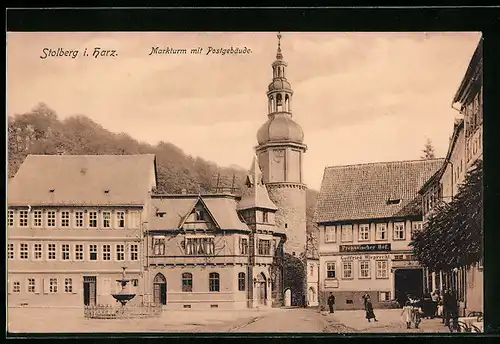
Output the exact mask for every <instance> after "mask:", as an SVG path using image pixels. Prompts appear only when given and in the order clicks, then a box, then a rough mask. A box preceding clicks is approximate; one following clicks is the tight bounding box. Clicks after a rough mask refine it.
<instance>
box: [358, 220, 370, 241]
mask: <svg viewBox="0 0 500 344" xmlns="http://www.w3.org/2000/svg"><path fill="white" fill-rule="evenodd" d="M364 229H366V233H365V234H367V236H366V239H364V238H362V235H361V234H362V230H364ZM363 232H364V231H363ZM358 241H370V224H366V223H362V224H360V225H359V226H358Z"/></svg>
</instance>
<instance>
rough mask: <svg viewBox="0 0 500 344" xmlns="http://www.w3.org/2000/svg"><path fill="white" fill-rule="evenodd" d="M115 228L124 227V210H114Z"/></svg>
mask: <svg viewBox="0 0 500 344" xmlns="http://www.w3.org/2000/svg"><path fill="white" fill-rule="evenodd" d="M122 222H123V226H122ZM116 228H118V229H125V228H126V222H125V212H124V211H117V212H116Z"/></svg>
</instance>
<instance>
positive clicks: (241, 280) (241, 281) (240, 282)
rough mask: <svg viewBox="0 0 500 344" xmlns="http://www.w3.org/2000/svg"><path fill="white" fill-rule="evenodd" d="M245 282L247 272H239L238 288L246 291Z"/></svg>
mask: <svg viewBox="0 0 500 344" xmlns="http://www.w3.org/2000/svg"><path fill="white" fill-rule="evenodd" d="M245 282H246V279H245V273H244V272H240V273H239V274H238V290H239V291H245V284H246V283H245Z"/></svg>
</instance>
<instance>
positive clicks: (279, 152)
mask: <svg viewBox="0 0 500 344" xmlns="http://www.w3.org/2000/svg"><path fill="white" fill-rule="evenodd" d="M284 156H285V150H284V149H275V150H273V159H274V161H276V162H281V160H283V157H284Z"/></svg>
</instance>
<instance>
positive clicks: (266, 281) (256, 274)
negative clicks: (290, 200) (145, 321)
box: [146, 160, 285, 309]
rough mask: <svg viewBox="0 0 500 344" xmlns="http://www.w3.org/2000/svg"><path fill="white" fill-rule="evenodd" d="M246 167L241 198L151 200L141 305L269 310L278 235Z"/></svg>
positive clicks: (258, 180) (257, 180)
mask: <svg viewBox="0 0 500 344" xmlns="http://www.w3.org/2000/svg"><path fill="white" fill-rule="evenodd" d="M276 210H277V208H276V206H275V205H274V204H273V203H272V202H271V201H270V199H269V196H268V194H267V190H266V188H265V186H264V184H263V183H262V173H261V172H260V169H259V168H258V164H257V162H256V160H254V161H253V163H252V168H251V169H250V171H249V174H248V176H247V181H246V189H245V190H244V192H243V195H242V198H241V200H240V201H239V202H238V200H237V198H236V197H235V196H234V195H231V194H204V195H190V194H184V195H154V196H153V197H152V213H151V214H150V222H149V226H148V230H147V235H146V238H147V247H148V249H147V266H148V268H147V277H146V279H147V282H146V284H147V289H148V290H150V292H149V293H147V294H149V296H148V299H149V300H150V301H151V302H153V303H155V304H163V305H165V306H166V308H167V309H186V308H188V309H209V308H226V309H227V308H233V309H234V308H247V307H249V308H252V307H271V306H272V303H273V291H275V290H277V289H278V288H279V285H280V279H279V277H278V278H276V276H274V275H273V273H272V266H273V263H274V257H275V255H279V253H280V250H282V247H283V243H284V239H285V236H284V234H283V233H281V232H279V231H278V230H277V229H276V227H275V220H274V216H275V212H276Z"/></svg>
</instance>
